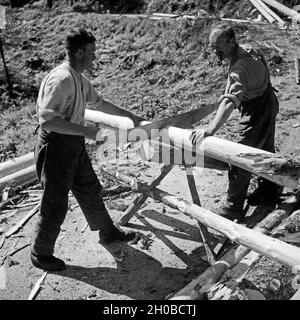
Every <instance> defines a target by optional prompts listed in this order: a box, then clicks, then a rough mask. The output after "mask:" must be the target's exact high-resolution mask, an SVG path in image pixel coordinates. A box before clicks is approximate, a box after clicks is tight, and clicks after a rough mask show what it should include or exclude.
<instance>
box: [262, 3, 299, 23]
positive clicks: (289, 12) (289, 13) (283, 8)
mask: <svg viewBox="0 0 300 320" xmlns="http://www.w3.org/2000/svg"><path fill="white" fill-rule="evenodd" d="M263 2H265V3H266V4H268V5H269V6H271V7H273V8H275V9H277V10H278V11H280V12H282V13H284V14H285V15H287V16H289V17H292V18H293V19H294V20H296V21H299V20H300V14H299V13H298V12H297V11H296V10H293V9H290V8H288V7H286V6H284V5H283V4H281V3H279V2H277V1H275V0H263Z"/></svg>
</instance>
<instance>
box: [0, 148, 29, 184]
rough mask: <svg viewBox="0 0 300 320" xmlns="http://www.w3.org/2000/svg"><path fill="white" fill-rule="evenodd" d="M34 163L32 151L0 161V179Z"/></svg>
mask: <svg viewBox="0 0 300 320" xmlns="http://www.w3.org/2000/svg"><path fill="white" fill-rule="evenodd" d="M33 164H34V153H33V152H31V153H28V154H26V155H24V156H21V157H18V158H14V159H11V160H7V161H5V162H2V163H0V179H1V178H3V177H5V176H8V175H10V174H12V173H15V172H17V171H19V170H21V169H25V168H27V167H29V166H31V165H33Z"/></svg>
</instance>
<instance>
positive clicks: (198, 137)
mask: <svg viewBox="0 0 300 320" xmlns="http://www.w3.org/2000/svg"><path fill="white" fill-rule="evenodd" d="M208 136H212V133H210V131H209V130H203V129H198V130H193V131H192V133H191V135H190V140H191V142H192V144H200V143H201V142H202V141H203V140H204V139H205V138H206V137H208Z"/></svg>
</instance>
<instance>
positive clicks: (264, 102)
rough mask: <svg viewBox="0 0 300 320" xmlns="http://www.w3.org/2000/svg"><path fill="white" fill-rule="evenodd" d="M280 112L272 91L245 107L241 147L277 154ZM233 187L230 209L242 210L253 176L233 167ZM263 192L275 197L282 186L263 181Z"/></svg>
mask: <svg viewBox="0 0 300 320" xmlns="http://www.w3.org/2000/svg"><path fill="white" fill-rule="evenodd" d="M277 112H278V101H277V98H276V96H275V94H274V92H273V90H272V88H271V87H270V88H268V90H267V91H266V93H265V94H264V95H263V96H262V97H259V98H256V99H254V100H252V101H250V102H248V103H247V104H244V105H243V106H242V107H241V114H242V116H241V120H240V140H239V141H237V142H238V143H241V144H244V145H247V146H249V147H255V148H259V149H262V150H265V151H269V152H273V153H275V146H274V138H275V119H276V115H277ZM228 179H229V186H228V191H227V204H226V206H227V207H229V208H232V209H238V210H240V209H242V208H243V206H244V201H245V199H246V195H247V190H248V187H249V183H250V180H251V173H250V172H248V171H246V170H243V169H241V168H238V167H236V166H232V167H231V168H230V170H229V171H228ZM258 181H259V182H258V183H259V188H262V189H263V190H266V192H269V193H270V194H272V193H273V194H274V193H275V192H276V190H277V189H278V187H279V186H278V185H277V184H275V183H273V182H271V181H269V180H266V179H263V178H259V180H258Z"/></svg>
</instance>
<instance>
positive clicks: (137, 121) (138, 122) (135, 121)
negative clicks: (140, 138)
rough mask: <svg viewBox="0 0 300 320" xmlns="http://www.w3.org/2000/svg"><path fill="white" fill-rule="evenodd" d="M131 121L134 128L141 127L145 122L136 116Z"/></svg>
mask: <svg viewBox="0 0 300 320" xmlns="http://www.w3.org/2000/svg"><path fill="white" fill-rule="evenodd" d="M132 121H133V125H134V127H139V126H142V125H143V122H144V121H146V120H145V119H144V118H141V117H138V116H136V117H133V118H132Z"/></svg>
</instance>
